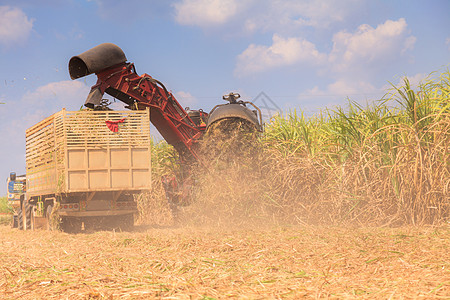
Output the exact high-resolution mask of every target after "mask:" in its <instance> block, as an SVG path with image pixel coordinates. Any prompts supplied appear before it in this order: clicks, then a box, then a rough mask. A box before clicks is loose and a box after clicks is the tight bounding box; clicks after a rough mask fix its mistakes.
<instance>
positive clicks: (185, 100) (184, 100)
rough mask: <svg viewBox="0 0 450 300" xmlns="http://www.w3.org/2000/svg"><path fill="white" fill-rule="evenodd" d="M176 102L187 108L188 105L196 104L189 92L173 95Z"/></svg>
mask: <svg viewBox="0 0 450 300" xmlns="http://www.w3.org/2000/svg"><path fill="white" fill-rule="evenodd" d="M174 96H175V98H176V99H177V101H178V102H179V103H180V105H181V106H183V107H187V106H190V105H195V104H197V102H198V101H197V99H196V98H195V97H194V96H192V95H191V93H189V92H184V91H179V92H176V93H175V94H174Z"/></svg>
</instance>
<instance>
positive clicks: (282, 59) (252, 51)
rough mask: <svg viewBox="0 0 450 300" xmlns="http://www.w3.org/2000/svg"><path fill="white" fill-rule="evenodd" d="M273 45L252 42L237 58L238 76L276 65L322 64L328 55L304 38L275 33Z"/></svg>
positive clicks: (236, 70)
mask: <svg viewBox="0 0 450 300" xmlns="http://www.w3.org/2000/svg"><path fill="white" fill-rule="evenodd" d="M272 41H273V43H272V45H271V46H263V45H255V44H251V45H250V46H249V47H248V48H247V49H246V50H245V51H244V52H242V53H241V54H240V55H239V56H238V58H237V67H236V69H235V74H236V75H237V76H242V75H248V74H252V73H258V72H261V71H265V70H268V69H273V68H276V67H282V66H288V65H293V64H297V63H308V64H311V63H312V64H320V63H322V62H323V61H324V60H325V59H326V55H325V54H322V53H320V52H319V51H318V50H317V49H316V46H315V45H314V44H313V43H311V42H309V41H307V40H305V39H302V38H283V37H281V36H279V35H277V34H274V35H273V38H272Z"/></svg>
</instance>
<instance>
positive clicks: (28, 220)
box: [24, 203, 34, 230]
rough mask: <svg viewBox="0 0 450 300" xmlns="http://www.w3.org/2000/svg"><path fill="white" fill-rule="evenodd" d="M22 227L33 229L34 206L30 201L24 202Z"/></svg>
mask: <svg viewBox="0 0 450 300" xmlns="http://www.w3.org/2000/svg"><path fill="white" fill-rule="evenodd" d="M24 211H25V214H24V219H25V221H24V229H25V230H34V207H33V205H32V204H30V203H26V204H25V210H24Z"/></svg>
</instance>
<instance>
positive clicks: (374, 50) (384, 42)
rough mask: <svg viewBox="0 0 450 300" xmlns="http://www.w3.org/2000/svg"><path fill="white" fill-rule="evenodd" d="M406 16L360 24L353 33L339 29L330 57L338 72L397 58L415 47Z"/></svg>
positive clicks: (376, 64) (377, 64) (334, 37)
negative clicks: (377, 23)
mask: <svg viewBox="0 0 450 300" xmlns="http://www.w3.org/2000/svg"><path fill="white" fill-rule="evenodd" d="M415 41H416V38H415V37H414V36H409V35H408V31H407V24H406V21H405V19H403V18H401V19H399V20H397V21H392V20H387V21H386V22H384V23H383V24H380V25H378V26H377V27H376V28H373V27H371V26H370V25H367V24H363V25H361V26H359V27H358V30H357V31H356V32H355V33H354V34H352V33H349V32H346V31H340V32H338V33H336V34H335V35H334V36H333V50H332V51H331V53H330V55H329V61H330V63H331V64H332V65H333V69H334V70H335V71H338V72H348V71H351V70H354V69H358V68H361V67H363V68H366V67H368V66H380V64H386V63H389V62H391V61H393V60H395V59H397V58H399V57H400V56H401V55H402V54H403V53H405V52H406V51H407V50H409V49H412V48H413V47H414V43H415Z"/></svg>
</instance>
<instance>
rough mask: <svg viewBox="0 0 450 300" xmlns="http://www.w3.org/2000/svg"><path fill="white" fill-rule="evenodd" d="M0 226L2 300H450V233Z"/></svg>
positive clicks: (434, 229)
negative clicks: (88, 230)
mask: <svg viewBox="0 0 450 300" xmlns="http://www.w3.org/2000/svg"><path fill="white" fill-rule="evenodd" d="M138 229H139V231H136V232H131V233H115V232H96V233H92V234H79V235H69V234H66V233H61V232H46V231H37V232H29V231H26V232H23V231H18V230H15V229H10V228H9V227H6V226H0V270H1V273H2V274H1V277H0V295H1V298H2V299H149V298H159V299H223V298H232V299H236V298H239V299H267V298H271V299H281V298H287V299H298V298H301V297H304V298H396V299H399V298H421V299H429V298H447V299H448V297H450V263H449V262H450V254H449V252H448V249H449V247H450V227H448V226H444V227H427V228H414V227H403V228H396V229H393V228H358V229H355V228H342V227H311V226H303V227H273V228H272V229H269V230H218V229H214V230H212V229H204V228H203V229H202V228H199V227H186V228H176V229H174V228H172V229H170V228H166V229H155V228H153V229H152V228H143V227H140V228H138Z"/></svg>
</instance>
